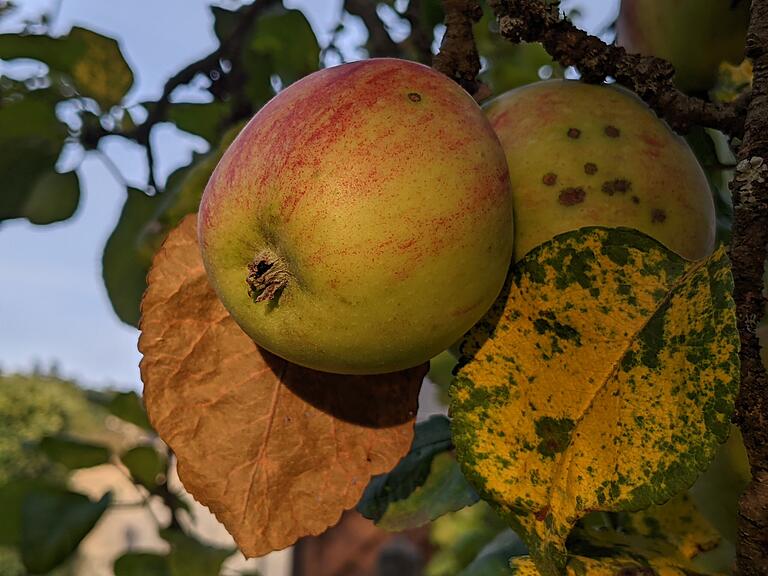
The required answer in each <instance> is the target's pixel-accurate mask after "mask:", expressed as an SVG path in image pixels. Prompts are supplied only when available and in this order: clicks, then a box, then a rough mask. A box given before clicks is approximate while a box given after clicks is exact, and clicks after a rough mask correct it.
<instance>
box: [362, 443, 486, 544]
mask: <svg viewBox="0 0 768 576" xmlns="http://www.w3.org/2000/svg"><path fill="white" fill-rule="evenodd" d="M477 500H478V496H477V494H476V493H475V491H474V490H473V489H472V487H471V486H470V485H469V484H468V483H467V481H466V479H465V478H464V474H462V473H461V470H460V469H459V465H458V464H457V463H456V460H454V458H453V456H452V455H451V454H449V453H448V452H441V453H439V454H437V455H435V457H434V458H433V459H432V465H431V468H430V471H429V475H428V476H427V478H426V480H425V482H424V483H423V484H422V485H421V486H419V487H418V488H416V489H415V490H414V491H413V492H412V493H411V494H409V495H408V497H407V498H405V499H403V500H395V501H394V502H391V503H390V504H389V505H388V506H387V508H386V510H385V512H384V514H383V515H382V516H381V518H380V519H379V520H378V521H377V522H376V525H377V526H378V527H379V528H383V529H385V530H390V531H393V532H397V531H400V530H406V529H408V528H416V527H417V526H422V525H424V524H427V523H428V522H431V521H432V520H434V519H435V518H439V517H440V516H442V515H443V514H447V513H448V512H455V511H456V510H461V509H462V508H464V507H466V506H470V505H472V504H474V503H475V502H477Z"/></svg>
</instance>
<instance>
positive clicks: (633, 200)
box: [632, 196, 640, 204]
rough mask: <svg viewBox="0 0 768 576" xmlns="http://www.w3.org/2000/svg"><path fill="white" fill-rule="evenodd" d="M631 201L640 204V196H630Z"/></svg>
mask: <svg viewBox="0 0 768 576" xmlns="http://www.w3.org/2000/svg"><path fill="white" fill-rule="evenodd" d="M632 203H633V204H640V198H638V197H637V196H632Z"/></svg>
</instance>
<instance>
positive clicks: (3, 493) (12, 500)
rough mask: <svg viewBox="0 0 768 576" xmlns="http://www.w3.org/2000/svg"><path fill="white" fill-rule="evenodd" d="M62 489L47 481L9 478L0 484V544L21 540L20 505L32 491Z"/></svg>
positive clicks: (8, 544) (13, 544) (14, 544)
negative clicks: (0, 516)
mask: <svg viewBox="0 0 768 576" xmlns="http://www.w3.org/2000/svg"><path fill="white" fill-rule="evenodd" d="M58 489H63V488H60V487H59V486H57V485H56V484H54V483H53V482H49V481H47V480H46V481H41V480H32V479H24V480H11V481H10V482H6V483H5V484H0V510H2V522H0V546H18V545H19V544H20V542H21V505H22V504H23V502H24V499H25V498H26V497H27V495H29V494H31V493H32V492H35V491H37V492H41V491H46V490H58Z"/></svg>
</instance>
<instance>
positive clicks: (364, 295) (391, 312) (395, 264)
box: [198, 59, 513, 374]
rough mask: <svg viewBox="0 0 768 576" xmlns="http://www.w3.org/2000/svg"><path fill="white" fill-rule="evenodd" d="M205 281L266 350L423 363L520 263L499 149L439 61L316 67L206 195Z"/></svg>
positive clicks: (324, 361) (315, 364) (332, 364)
mask: <svg viewBox="0 0 768 576" xmlns="http://www.w3.org/2000/svg"><path fill="white" fill-rule="evenodd" d="M198 238H199V244H200V248H201V251H202V256H203V261H204V264H205V268H206V271H207V274H208V277H209V280H210V282H211V284H212V286H213V288H214V289H215V291H216V293H217V294H218V296H219V298H220V299H221V301H222V302H223V304H224V306H225V307H226V308H227V310H228V311H229V312H230V314H231V315H232V317H233V318H234V319H235V321H236V322H237V323H238V324H239V325H240V327H241V328H242V329H243V330H244V331H245V332H246V333H247V334H248V335H249V336H250V337H251V338H252V339H253V340H254V341H255V342H256V343H258V344H259V345H260V346H262V347H263V348H265V349H267V350H269V351H271V352H273V353H274V354H276V355H278V356H281V357H283V358H285V359H287V360H289V361H291V362H294V363H297V364H300V365H302V366H307V367H310V368H314V369H317V370H323V371H329V372H336V373H347V374H374V373H384V372H390V371H395V370H400V369H404V368H408V367H411V366H415V365H418V364H421V363H423V362H425V361H427V360H428V359H429V358H431V357H433V356H435V355H436V354H438V353H439V352H441V351H442V350H444V349H445V348H446V347H447V346H448V345H450V344H451V343H453V342H454V341H455V340H457V339H458V338H459V337H460V336H461V335H462V334H463V333H464V332H465V331H466V330H467V329H468V328H470V327H471V326H472V325H473V324H474V323H475V322H476V321H477V320H478V319H480V318H481V317H482V315H483V314H484V313H485V312H486V311H487V310H488V308H489V307H490V306H491V304H492V303H493V301H494V300H495V298H496V297H497V295H498V294H499V292H500V290H501V287H502V285H503V282H504V278H505V275H506V272H507V269H508V267H509V265H510V262H511V258H512V243H513V218H512V196H511V191H510V186H509V175H508V172H507V165H506V160H505V157H504V151H503V150H502V148H501V144H500V143H499V140H498V138H497V137H496V135H495V133H494V131H493V129H492V128H491V125H490V123H489V122H488V120H487V119H486V118H485V116H484V114H483V112H482V110H481V109H480V107H479V106H478V105H477V104H476V103H475V102H474V100H473V99H472V98H471V97H470V96H469V95H468V94H467V93H466V92H464V91H463V90H462V89H461V88H460V87H459V86H458V85H457V84H455V83H454V82H452V81H451V80H449V79H448V78H447V77H445V76H443V75H441V74H439V73H437V72H435V71H434V70H432V69H431V68H429V67H426V66H423V65H420V64H416V63H413V62H407V61H402V60H397V59H373V60H367V61H362V62H355V63H350V64H344V65H341V66H337V67H334V68H329V69H325V70H322V71H319V72H316V73H314V74H312V75H310V76H307V77H306V78H304V79H302V80H300V81H298V82H296V83H294V84H292V85H291V86H289V87H288V88H286V89H285V90H283V91H282V92H280V93H279V94H278V95H277V96H276V97H274V98H273V99H272V100H271V101H270V102H269V103H268V104H267V105H266V106H264V107H263V108H262V109H261V110H260V111H259V112H258V113H257V114H256V115H255V116H254V117H253V119H252V120H251V121H250V122H249V123H248V125H247V126H246V127H245V128H244V129H243V131H242V132H241V133H240V134H239V135H238V137H237V138H236V139H235V141H234V142H233V143H232V145H231V146H230V147H229V149H228V150H227V151H226V153H225V154H224V156H223V157H222V159H221V161H220V163H219V164H218V166H217V168H216V170H215V171H214V173H213V175H212V177H211V179H210V181H209V182H208V185H207V187H206V189H205V192H204V194H203V197H202V200H201V204H200V210H199V217H198Z"/></svg>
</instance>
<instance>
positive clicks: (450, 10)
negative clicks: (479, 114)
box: [432, 0, 483, 97]
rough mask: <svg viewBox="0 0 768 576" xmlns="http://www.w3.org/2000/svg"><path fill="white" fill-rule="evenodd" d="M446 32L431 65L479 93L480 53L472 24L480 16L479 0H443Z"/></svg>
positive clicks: (468, 88)
mask: <svg viewBox="0 0 768 576" xmlns="http://www.w3.org/2000/svg"><path fill="white" fill-rule="evenodd" d="M443 9H444V10H445V34H444V35H443V41H442V43H441V44H440V52H439V53H438V54H437V55H436V56H435V58H434V60H433V62H432V67H433V68H434V69H435V70H437V71H438V72H441V73H443V74H445V75H446V76H448V77H449V78H451V79H453V80H454V81H456V82H457V83H458V84H459V85H460V86H461V87H462V88H464V90H466V91H467V92H469V93H470V94H472V95H473V96H476V97H479V96H480V95H479V94H478V92H479V91H480V88H481V84H480V83H479V82H478V81H477V75H478V73H479V72H480V55H479V54H478V52H477V45H476V44H475V37H474V34H473V32H472V25H473V24H474V23H475V22H478V21H479V20H480V18H482V16H483V10H482V8H480V3H479V1H478V0H443Z"/></svg>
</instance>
